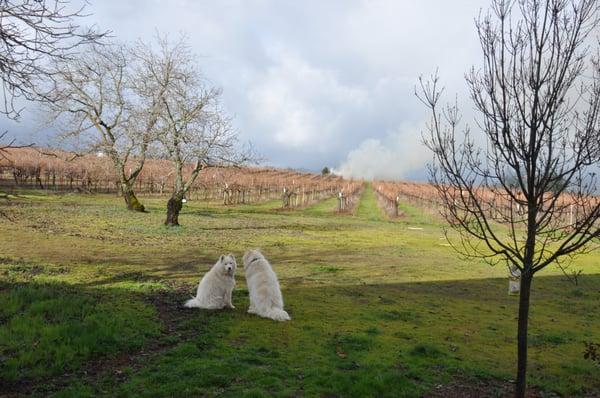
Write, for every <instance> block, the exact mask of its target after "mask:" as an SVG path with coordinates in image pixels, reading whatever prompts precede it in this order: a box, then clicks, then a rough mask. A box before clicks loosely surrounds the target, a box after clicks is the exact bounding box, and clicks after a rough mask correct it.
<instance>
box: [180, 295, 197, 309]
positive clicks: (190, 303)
mask: <svg viewBox="0 0 600 398" xmlns="http://www.w3.org/2000/svg"><path fill="white" fill-rule="evenodd" d="M183 306H184V307H185V308H194V307H200V301H199V300H198V297H194V298H191V299H189V300H188V301H186V302H185V304H184V305H183Z"/></svg>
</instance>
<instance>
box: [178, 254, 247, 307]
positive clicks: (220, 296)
mask: <svg viewBox="0 0 600 398" xmlns="http://www.w3.org/2000/svg"><path fill="white" fill-rule="evenodd" d="M236 268H237V264H236V263H235V257H234V256H233V254H228V255H227V256H223V255H221V257H219V261H217V263H216V264H215V265H213V266H212V268H211V269H210V271H208V272H207V273H206V274H205V275H204V277H203V278H202V279H201V280H200V284H199V285H198V290H197V292H196V297H194V298H193V299H191V300H188V301H187V302H186V303H185V304H184V306H185V307H187V308H192V307H198V308H205V309H208V310H218V309H221V308H224V307H226V306H227V307H229V308H235V307H234V306H233V304H232V303H231V293H232V292H233V288H234V287H235V270H236Z"/></svg>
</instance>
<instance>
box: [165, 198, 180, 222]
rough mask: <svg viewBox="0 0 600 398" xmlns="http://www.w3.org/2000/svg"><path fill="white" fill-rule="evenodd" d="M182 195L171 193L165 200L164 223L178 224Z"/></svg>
mask: <svg viewBox="0 0 600 398" xmlns="http://www.w3.org/2000/svg"><path fill="white" fill-rule="evenodd" d="M182 200H183V196H180V195H173V196H171V198H170V199H169V201H168V202H167V219H166V220H165V225H169V226H172V227H174V226H178V225H179V212H180V211H181V208H182V206H183V203H182Z"/></svg>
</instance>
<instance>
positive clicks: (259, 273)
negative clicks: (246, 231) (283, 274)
mask: <svg viewBox="0 0 600 398" xmlns="http://www.w3.org/2000/svg"><path fill="white" fill-rule="evenodd" d="M244 271H245V273H246V284H247V285H248V293H249V294H250V308H249V309H248V313H250V314H256V315H258V316H262V317H264V318H271V319H273V320H275V321H289V320H290V319H291V318H290V316H289V315H288V313H287V312H285V311H284V309H283V297H281V290H280V288H279V281H278V280H277V275H275V272H273V268H271V264H269V262H268V261H267V259H266V258H265V257H264V256H263V255H262V253H261V252H260V251H258V250H249V251H247V252H246V254H244Z"/></svg>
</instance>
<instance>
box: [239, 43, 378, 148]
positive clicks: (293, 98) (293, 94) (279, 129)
mask: <svg viewBox="0 0 600 398" xmlns="http://www.w3.org/2000/svg"><path fill="white" fill-rule="evenodd" d="M267 55H268V56H269V58H270V59H271V61H272V62H273V64H272V66H270V67H269V68H268V70H267V71H266V73H265V74H264V75H263V76H262V77H261V78H260V79H258V80H257V81H256V82H255V83H254V84H253V86H252V87H251V89H250V91H249V93H248V104H249V106H250V107H251V108H252V109H253V116H254V118H255V120H256V122H257V127H258V128H259V129H261V130H262V131H266V132H268V133H269V134H270V136H271V137H272V138H273V139H274V140H275V142H276V143H278V144H279V145H281V146H283V147H287V148H303V147H305V148H306V147H310V148H319V147H320V148H323V149H324V148H326V146H328V145H332V144H334V142H335V140H336V139H339V134H340V133H341V131H340V123H341V122H342V121H343V119H344V118H345V117H349V116H351V115H352V113H354V112H356V111H358V110H360V109H361V108H363V107H364V106H365V103H366V101H367V100H368V93H367V92H365V91H364V90H362V89H360V88H357V87H351V86H346V85H343V84H341V83H340V82H339V81H338V80H337V77H336V76H335V74H334V73H333V72H331V71H329V70H326V69H320V68H317V67H315V66H313V65H310V64H309V63H308V62H307V61H306V60H304V59H302V58H301V57H300V56H299V55H298V54H296V53H294V52H292V51H290V50H289V49H286V48H284V47H283V46H281V45H277V46H273V47H271V48H268V49H267Z"/></svg>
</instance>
